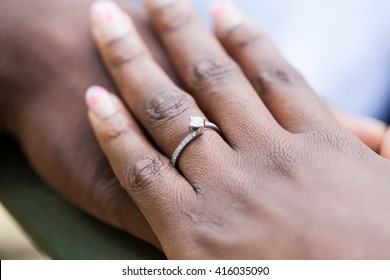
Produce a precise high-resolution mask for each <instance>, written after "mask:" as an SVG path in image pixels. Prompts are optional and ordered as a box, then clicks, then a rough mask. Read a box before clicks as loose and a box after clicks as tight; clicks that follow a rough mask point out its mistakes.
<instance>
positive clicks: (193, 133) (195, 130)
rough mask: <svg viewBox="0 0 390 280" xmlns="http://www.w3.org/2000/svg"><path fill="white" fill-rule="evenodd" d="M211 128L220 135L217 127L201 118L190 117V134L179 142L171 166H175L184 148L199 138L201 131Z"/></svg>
mask: <svg viewBox="0 0 390 280" xmlns="http://www.w3.org/2000/svg"><path fill="white" fill-rule="evenodd" d="M205 128H211V129H214V130H215V131H217V132H218V133H220V130H219V128H218V126H216V125H215V124H213V123H212V122H208V121H206V119H205V118H203V117H190V126H189V130H190V133H189V134H188V135H187V136H186V137H185V138H184V139H183V140H182V141H181V142H180V144H179V145H178V146H177V148H176V149H175V151H174V152H173V154H172V157H171V163H172V165H173V166H175V165H176V163H177V160H178V159H179V156H180V154H181V153H182V152H183V150H184V149H185V147H187V145H188V144H190V143H191V142H192V141H193V140H195V139H196V138H197V137H198V136H200V135H201V134H202V132H203V129H205Z"/></svg>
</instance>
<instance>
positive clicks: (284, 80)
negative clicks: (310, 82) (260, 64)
mask: <svg viewBox="0 0 390 280" xmlns="http://www.w3.org/2000/svg"><path fill="white" fill-rule="evenodd" d="M254 81H255V82H254V84H255V87H256V89H258V91H259V92H263V90H264V89H267V88H269V87H275V86H295V85H298V84H300V83H302V81H303V78H302V75H301V74H300V73H299V72H298V71H296V70H295V69H293V68H292V67H289V66H284V67H283V66H279V65H273V66H269V67H265V68H264V69H260V70H258V71H257V73H256V74H255V76H254Z"/></svg>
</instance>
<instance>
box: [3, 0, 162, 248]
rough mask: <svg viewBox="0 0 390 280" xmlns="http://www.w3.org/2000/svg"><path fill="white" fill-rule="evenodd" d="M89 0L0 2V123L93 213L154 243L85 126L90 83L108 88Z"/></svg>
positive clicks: (141, 23)
mask: <svg viewBox="0 0 390 280" xmlns="http://www.w3.org/2000/svg"><path fill="white" fill-rule="evenodd" d="M91 4H92V1H90V0H84V1H76V0H67V1H61V0H57V1H50V4H49V3H48V2H47V1H43V0H36V1H25V0H20V1H11V0H8V1H6V0H1V1H0V10H1V11H6V12H4V13H3V15H2V17H1V18H0V42H1V46H2V48H1V49H2V51H1V52H0V88H1V90H0V106H1V110H0V123H1V124H2V127H3V128H4V130H5V131H6V132H8V133H10V134H12V135H13V136H14V137H15V138H16V139H17V141H18V142H20V144H21V146H22V148H23V150H24V152H25V154H26V155H27V157H28V159H29V161H30V162H31V163H32V165H33V167H34V169H35V170H36V171H37V172H38V173H39V174H40V176H41V177H42V178H43V179H44V180H45V181H46V182H47V183H48V184H49V185H50V186H52V187H53V188H54V189H56V190H57V191H58V192H59V193H60V194H62V195H63V196H64V197H66V198H67V199H68V200H69V201H71V202H72V203H74V204H75V205H77V206H79V207H80V208H82V209H84V210H85V211H87V212H88V213H90V214H91V215H93V216H95V217H97V218H99V219H100V220H102V221H104V222H106V223H109V224H111V225H113V226H115V227H117V228H119V229H122V230H125V231H127V232H130V233H132V234H134V235H136V236H138V237H139V238H141V239H143V240H146V241H148V242H150V243H152V244H154V245H155V246H157V247H160V245H159V242H158V240H157V238H156V237H155V235H154V233H153V232H152V230H151V229H150V227H149V225H148V223H147V222H146V220H145V218H144V217H143V215H142V214H141V212H140V211H139V209H138V208H137V207H136V206H135V205H134V203H133V202H132V200H131V199H130V198H129V196H128V195H127V194H126V192H125V191H124V190H123V189H122V188H121V187H120V186H119V183H118V182H117V179H116V178H115V176H114V175H113V173H112V171H111V168H110V167H109V165H108V164H107V162H106V159H105V157H104V156H103V154H102V152H101V150H100V148H99V146H98V145H97V142H96V140H95V137H94V136H93V133H92V130H91V128H90V126H89V124H88V120H87V114H86V108H85V104H84V103H83V102H82V101H83V95H82V94H80V93H82V92H84V91H85V90H86V88H87V87H88V85H90V84H91V83H92V84H94V83H99V84H101V85H104V86H107V87H108V88H110V89H112V90H113V89H114V87H113V85H112V84H111V81H110V79H109V77H108V75H107V73H106V71H105V70H104V68H103V66H102V64H101V62H100V58H99V56H98V54H97V52H96V48H95V46H94V44H93V42H92V37H91V35H90V34H91V31H90V22H89V9H90V5H91ZM125 7H126V10H127V11H130V9H131V13H132V17H133V18H134V20H135V22H136V24H137V27H138V28H139V30H140V31H141V34H142V36H143V38H144V39H145V40H146V41H147V43H148V45H149V46H150V47H151V49H152V52H153V54H154V55H155V57H156V59H157V60H158V61H159V62H160V63H161V65H163V66H164V68H165V69H168V64H167V59H165V55H163V52H162V51H161V47H160V46H159V44H158V43H157V41H156V40H155V39H154V35H153V34H152V32H151V30H150V27H149V26H150V24H149V22H148V21H147V20H146V17H145V16H144V15H143V14H141V13H140V11H139V10H136V9H132V8H131V7H128V6H125Z"/></svg>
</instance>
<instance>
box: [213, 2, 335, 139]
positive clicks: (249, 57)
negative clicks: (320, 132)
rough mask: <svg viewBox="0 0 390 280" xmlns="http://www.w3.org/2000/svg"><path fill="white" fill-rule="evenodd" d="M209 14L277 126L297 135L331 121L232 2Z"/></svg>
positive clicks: (214, 8)
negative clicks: (277, 123)
mask: <svg viewBox="0 0 390 280" xmlns="http://www.w3.org/2000/svg"><path fill="white" fill-rule="evenodd" d="M211 11H212V12H211V13H212V16H213V20H214V24H215V32H216V34H217V36H218V38H219V40H220V41H221V43H222V45H223V46H224V47H225V49H226V50H227V51H228V53H229V54H230V55H231V56H232V57H233V58H234V59H235V60H236V61H237V62H238V64H239V65H240V66H241V68H242V69H243V71H244V73H245V74H246V76H247V77H248V78H249V79H250V81H251V83H252V84H253V86H254V87H255V89H256V90H257V92H258V94H259V95H260V97H261V99H262V100H263V101H264V103H265V104H266V106H267V107H268V109H269V110H270V111H271V113H272V115H273V116H274V117H275V119H276V120H277V121H278V122H279V124H280V125H282V126H283V127H284V128H286V129H287V130H289V131H291V132H293V133H298V132H303V131H307V130H312V129H315V128H317V127H318V126H319V125H321V124H322V123H324V122H326V121H329V120H332V119H331V118H329V116H330V114H329V112H328V110H327V108H326V107H325V106H324V105H323V104H322V102H321V100H320V99H319V98H318V97H317V96H316V95H315V94H314V93H313V91H312V90H311V88H310V87H309V86H308V85H307V83H306V82H305V81H304V79H303V78H302V76H301V75H300V74H299V73H298V72H297V71H296V70H295V69H294V68H293V67H292V66H291V65H289V64H288V63H287V62H286V60H285V59H284V58H283V57H282V56H281V55H280V53H279V52H278V51H277V50H276V48H275V46H274V45H273V44H272V42H271V41H270V40H269V38H268V37H267V36H266V35H264V34H263V33H262V32H261V31H260V30H258V28H257V27H256V26H255V25H254V24H253V23H252V22H251V21H249V20H248V19H247V18H245V17H244V16H243V15H242V13H241V12H240V11H239V10H238V9H237V8H236V7H235V6H234V5H233V4H232V3H231V2H229V1H219V2H217V4H216V5H215V6H214V7H213V8H212V10H211Z"/></svg>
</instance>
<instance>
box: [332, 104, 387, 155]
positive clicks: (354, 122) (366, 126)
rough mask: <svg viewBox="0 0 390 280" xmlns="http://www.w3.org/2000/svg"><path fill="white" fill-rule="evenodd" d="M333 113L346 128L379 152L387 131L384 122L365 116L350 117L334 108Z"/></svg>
mask: <svg viewBox="0 0 390 280" xmlns="http://www.w3.org/2000/svg"><path fill="white" fill-rule="evenodd" d="M332 112H333V115H334V116H335V117H336V119H337V120H338V121H339V122H340V123H341V124H342V125H343V126H344V127H345V128H347V129H348V130H350V131H351V132H352V133H354V134H355V135H356V136H357V137H358V138H360V140H362V141H363V142H364V143H365V144H366V145H367V146H368V147H370V148H371V149H372V150H373V151H375V152H379V149H380V146H381V143H382V139H383V137H384V135H385V133H386V129H387V126H386V124H385V123H384V122H382V121H379V120H376V119H373V118H369V117H364V116H354V115H348V114H345V113H343V112H341V111H339V110H336V109H334V108H333V109H332Z"/></svg>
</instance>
